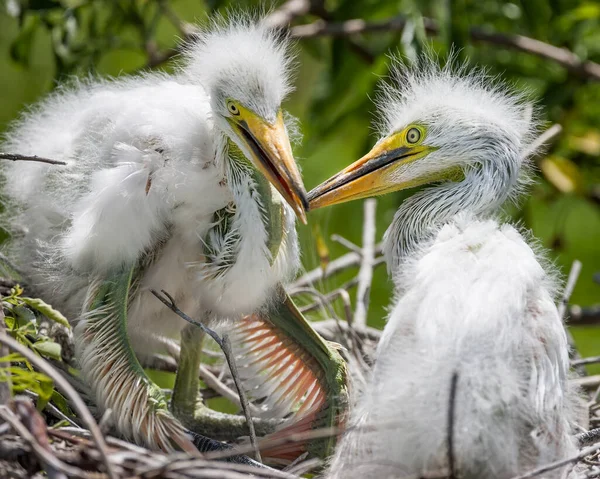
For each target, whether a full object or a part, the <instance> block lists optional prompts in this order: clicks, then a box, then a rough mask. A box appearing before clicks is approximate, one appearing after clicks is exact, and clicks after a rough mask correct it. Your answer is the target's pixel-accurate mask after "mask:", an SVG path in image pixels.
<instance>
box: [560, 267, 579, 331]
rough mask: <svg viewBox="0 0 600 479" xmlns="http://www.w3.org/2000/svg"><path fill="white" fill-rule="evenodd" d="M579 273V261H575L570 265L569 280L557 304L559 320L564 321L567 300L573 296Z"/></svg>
mask: <svg viewBox="0 0 600 479" xmlns="http://www.w3.org/2000/svg"><path fill="white" fill-rule="evenodd" d="M580 273H581V261H579V260H575V261H573V264H572V265H571V271H569V278H568V279H567V284H566V286H565V289H564V291H563V295H562V298H561V300H560V303H559V304H558V314H559V315H560V319H562V320H564V319H565V313H566V312H567V305H568V304H569V300H570V299H571V295H572V294H573V290H574V289H575V285H576V284H577V279H578V278H579V274H580Z"/></svg>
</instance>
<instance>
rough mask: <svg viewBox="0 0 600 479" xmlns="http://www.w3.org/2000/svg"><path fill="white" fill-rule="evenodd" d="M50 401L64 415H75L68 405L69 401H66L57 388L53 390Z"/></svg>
mask: <svg viewBox="0 0 600 479" xmlns="http://www.w3.org/2000/svg"><path fill="white" fill-rule="evenodd" d="M52 403H53V404H54V405H55V406H56V407H57V408H58V410H59V411H60V412H62V413H63V414H64V415H66V416H70V417H72V416H75V414H73V411H72V410H71V408H70V407H69V403H68V402H67V399H66V398H65V397H64V396H63V395H62V394H61V393H59V392H58V391H57V390H54V391H53V392H52Z"/></svg>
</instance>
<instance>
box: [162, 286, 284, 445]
mask: <svg viewBox="0 0 600 479" xmlns="http://www.w3.org/2000/svg"><path fill="white" fill-rule="evenodd" d="M152 293H153V294H154V295H155V296H156V297H157V298H158V299H159V300H160V301H161V302H162V303H163V304H164V305H165V306H167V307H168V308H169V309H170V310H171V311H173V312H174V313H175V314H177V315H178V316H179V317H181V318H183V319H185V320H186V321H187V322H188V323H190V324H188V325H187V326H186V327H185V328H184V329H183V331H182V334H181V352H180V358H179V365H178V368H177V374H176V377H175V386H174V388H173V398H172V401H171V410H172V411H173V414H174V415H175V416H176V417H177V418H178V419H179V420H180V421H181V422H182V423H183V424H184V425H185V426H186V427H187V428H188V429H190V430H191V431H193V432H196V433H199V434H202V435H205V436H208V437H211V438H217V439H221V440H228V441H232V440H235V439H237V438H239V437H241V436H247V435H250V437H251V438H255V437H256V434H258V435H265V434H268V433H270V432H272V431H274V430H275V427H276V425H277V424H278V423H279V421H273V420H261V419H252V418H251V417H250V414H249V411H248V409H249V408H248V405H247V400H245V395H244V391H243V390H242V389H241V387H240V388H238V393H239V394H240V401H241V403H242V407H243V409H244V412H245V413H246V417H242V416H238V415H232V414H224V413H220V412H217V411H214V410H212V409H210V408H209V407H207V406H206V405H205V404H204V403H203V402H202V396H201V394H200V389H199V387H200V379H199V374H198V371H199V368H200V362H201V356H202V348H201V347H200V346H201V343H202V339H203V337H204V334H208V335H209V336H210V337H211V338H212V339H214V340H215V342H216V343H217V344H218V345H219V347H220V348H221V349H222V350H223V353H224V355H225V359H226V361H227V363H228V365H229V367H230V369H231V370H232V376H234V378H235V376H236V375H235V366H234V365H235V362H234V358H233V355H232V353H231V349H230V348H228V347H227V345H228V342H227V338H226V337H225V338H221V337H220V336H219V335H218V334H217V333H216V332H214V331H213V330H212V329H210V328H207V327H206V326H205V325H204V324H203V323H202V322H200V321H196V320H194V319H192V318H190V317H189V316H188V315H187V314H185V313H184V312H183V311H181V310H180V309H179V308H178V307H177V305H176V304H175V302H174V301H173V298H172V297H171V296H170V295H169V294H168V293H166V292H165V291H162V294H159V293H157V292H156V291H154V290H152ZM236 386H237V384H236Z"/></svg>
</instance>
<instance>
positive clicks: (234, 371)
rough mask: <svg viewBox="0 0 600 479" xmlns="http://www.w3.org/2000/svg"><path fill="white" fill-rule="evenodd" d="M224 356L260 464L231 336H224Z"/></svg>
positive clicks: (254, 433) (258, 451)
mask: <svg viewBox="0 0 600 479" xmlns="http://www.w3.org/2000/svg"><path fill="white" fill-rule="evenodd" d="M223 354H225V359H226V360H227V364H228V365H229V369H230V371H231V377H232V378H233V382H234V383H235V387H236V389H237V390H238V393H239V395H240V402H241V403H242V410H243V411H244V415H245V416H246V421H247V423H248V429H249V431H250V443H251V444H252V446H253V447H254V459H256V460H257V461H258V462H262V458H261V457H260V450H259V448H258V440H257V439H256V431H255V430H254V422H253V421H252V414H251V413H250V406H249V404H248V398H247V397H246V395H245V394H244V389H243V387H242V381H241V380H240V375H239V372H238V368H237V364H236V363H235V357H234V355H233V351H232V350H231V342H230V341H229V336H228V335H227V334H224V335H223Z"/></svg>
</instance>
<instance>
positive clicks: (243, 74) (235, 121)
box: [183, 17, 308, 223]
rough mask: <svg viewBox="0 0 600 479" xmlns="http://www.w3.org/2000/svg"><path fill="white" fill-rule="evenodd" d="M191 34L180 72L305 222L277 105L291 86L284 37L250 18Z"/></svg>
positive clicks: (299, 187) (304, 201) (220, 21)
mask: <svg viewBox="0 0 600 479" xmlns="http://www.w3.org/2000/svg"><path fill="white" fill-rule="evenodd" d="M197 37H198V40H197V41H196V42H195V43H194V44H193V45H192V46H191V47H189V48H188V50H187V53H186V56H187V62H186V64H185V67H184V70H183V73H184V74H185V75H186V76H187V77H188V78H189V79H190V80H191V81H196V82H199V83H201V84H202V86H203V87H204V88H205V90H206V91H207V93H208V94H209V96H210V102H211V109H212V114H213V116H214V122H215V127H216V128H218V129H220V130H221V131H222V132H223V133H224V134H225V135H226V136H227V137H229V139H230V140H231V141H233V142H234V143H235V144H236V145H237V147H238V148H239V149H240V150H241V151H242V153H243V154H244V156H245V157H246V158H247V159H248V160H250V161H251V162H252V164H253V165H254V167H255V168H257V169H258V170H259V171H261V172H262V173H263V174H264V175H265V177H266V178H267V179H268V180H269V181H270V182H271V183H272V184H273V186H275V188H277V190H278V191H279V193H280V194H281V195H282V197H283V198H284V199H285V200H286V201H287V202H288V203H289V204H290V206H291V207H292V208H293V209H294V211H295V212H296V214H297V215H298V217H299V218H300V219H301V220H302V221H303V222H304V223H306V215H305V211H306V210H307V209H308V201H307V199H306V191H305V189H304V184H303V182H302V178H301V176H300V171H299V169H298V165H297V164H296V162H295V160H294V156H293V154H292V148H291V144H290V139H289V136H288V128H287V127H286V123H285V118H286V115H285V114H284V112H283V110H282V107H281V104H282V102H283V100H284V98H285V97H286V95H287V94H288V93H289V92H290V91H291V90H292V87H291V74H292V70H293V66H294V65H293V63H294V59H293V56H292V55H291V52H290V44H289V40H288V38H287V37H286V36H285V35H283V34H282V33H280V32H277V31H275V30H272V29H270V28H268V27H266V26H264V25H263V24H262V23H261V22H260V21H256V20H255V19H253V18H251V17H237V18H234V19H232V20H228V21H224V20H223V19H216V20H213V22H212V24H211V26H210V28H208V29H207V30H205V31H201V32H199V33H198V36H197Z"/></svg>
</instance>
